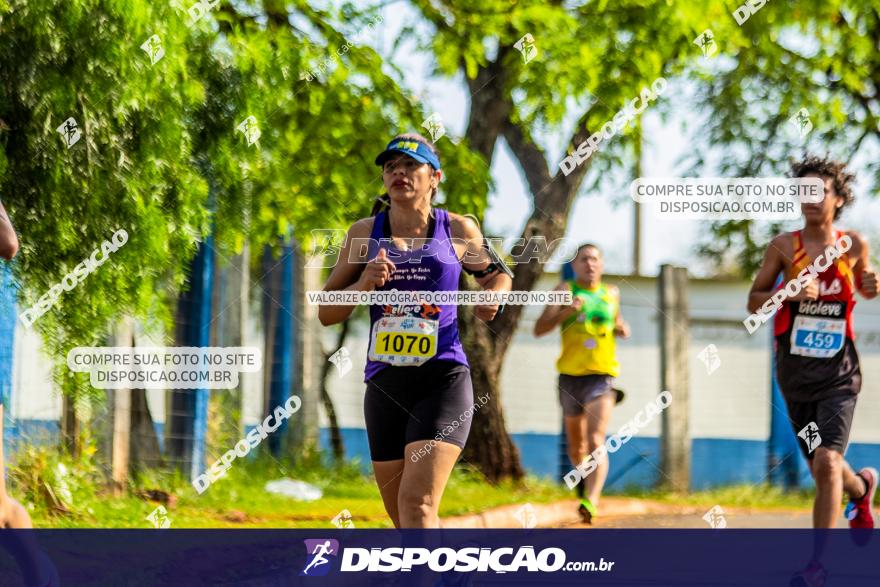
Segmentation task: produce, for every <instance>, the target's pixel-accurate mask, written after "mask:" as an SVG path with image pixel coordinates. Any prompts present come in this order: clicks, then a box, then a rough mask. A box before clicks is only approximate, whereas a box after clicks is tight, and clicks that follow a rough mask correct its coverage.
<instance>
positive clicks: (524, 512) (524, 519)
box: [513, 503, 538, 528]
mask: <svg viewBox="0 0 880 587" xmlns="http://www.w3.org/2000/svg"><path fill="white" fill-rule="evenodd" d="M513 515H514V516H515V517H516V519H517V520H519V523H520V524H522V527H523V528H534V527H535V526H537V525H538V516H537V514H536V513H535V506H533V505H532V504H530V503H527V504H525V505H524V506H522V507H520V508H519V509H518V510H516V512H515V513H514V514H513Z"/></svg>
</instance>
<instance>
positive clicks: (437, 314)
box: [364, 208, 468, 382]
mask: <svg viewBox="0 0 880 587" xmlns="http://www.w3.org/2000/svg"><path fill="white" fill-rule="evenodd" d="M432 212H433V215H434V220H433V223H432V226H431V227H429V230H428V239H426V240H425V241H424V242H425V245H424V246H423V247H422V249H421V250H415V251H401V250H400V249H397V248H396V247H395V246H394V245H393V244H392V242H391V241H390V237H391V235H390V234H385V232H386V231H385V225H386V218H387V212H386V211H383V212H380V213H379V214H377V215H376V217H375V220H374V221H373V231H372V232H371V233H370V245H369V249H368V255H369V256H368V258H369V259H372V258H374V257H375V256H376V255H378V254H379V248H380V247H381V248H383V249H385V253H386V255H387V256H388V258H389V259H390V260H391V262H392V263H394V264H395V266H396V267H397V269H396V270H395V271H394V273H393V274H392V275H391V279H390V280H389V281H387V282H386V283H385V285H383V286H382V287H378V288H376V290H377V291H386V290H392V289H397V290H400V291H415V290H423V291H456V290H458V278H459V276H460V275H461V264H460V263H459V260H458V256H457V255H456V254H455V249H454V248H453V246H452V230H451V228H450V226H449V213H448V212H447V211H446V210H442V209H439V208H433V209H432ZM388 232H390V230H389V231H388ZM416 242H418V241H416ZM383 316H413V317H428V318H433V319H438V318H439V327H438V331H437V354H436V355H434V356H433V357H431V358H430V359H428V360H429V361H435V360H445V361H454V362H456V363H461V364H462V365H466V366H467V365H468V362H467V357H466V356H465V354H464V349H463V348H462V346H461V341H460V340H459V338H458V317H457V315H456V306H454V305H444V306H438V305H433V306H429V305H424V306H407V305H397V306H384V307H383V306H379V305H372V306H370V333H371V336H372V332H373V327H374V326H375V324H376V321H378V320H380V319H381V318H382V317H383ZM371 344H372V340H371ZM387 367H395V368H398V369H400V368H407V367H403V366H397V365H390V364H388V363H383V362H381V361H372V360H370V359H369V358H368V359H367V365H366V368H365V369H364V381H365V382H366V381H367V380H369V379H370V378H371V377H373V376H374V375H376V373H378V372H379V371H381V370H382V369H385V368H387Z"/></svg>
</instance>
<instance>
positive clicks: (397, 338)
mask: <svg viewBox="0 0 880 587" xmlns="http://www.w3.org/2000/svg"><path fill="white" fill-rule="evenodd" d="M432 340H433V337H430V336H425V335H421V334H403V333H400V332H383V333H382V334H380V335H379V340H378V343H379V344H378V345H377V351H378V352H381V353H391V352H393V353H396V354H405V355H415V356H423V357H424V356H430V354H431V341H432Z"/></svg>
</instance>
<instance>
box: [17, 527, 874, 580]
mask: <svg viewBox="0 0 880 587" xmlns="http://www.w3.org/2000/svg"><path fill="white" fill-rule="evenodd" d="M0 547H2V548H0V585H2V586H3V587H6V586H9V587H12V586H17V585H27V586H28V587H34V586H38V585H39V586H40V587H46V586H55V585H65V586H68V585H69V586H76V587H92V586H95V587H99V586H100V587H110V586H117V585H118V586H131V587H135V586H154V585H155V586H159V585H161V586H166V585H167V586H180V585H183V586H187V587H194V586H202V585H204V586H208V585H211V586H224V587H258V586H266V587H275V586H277V587H281V586H288V585H309V586H315V587H335V586H342V585H344V586H346V587H352V586H355V585H401V586H406V587H409V586H415V585H425V586H430V587H440V586H444V585H448V586H465V585H474V586H476V585H517V586H518V585H583V584H587V585H694V586H696V585H731V586H733V585H798V586H801V585H803V586H809V585H814V584H815V585H823V584H824V585H827V586H829V587H831V586H835V585H840V586H847V587H851V586H862V585H865V586H868V585H870V586H874V587H876V586H878V585H880V566H878V565H880V531H872V530H858V531H852V530H825V531H813V530H734V529H715V530H712V529H706V530H595V529H594V530H540V529H534V530H404V531H395V530H355V529H349V530H335V529H334V530H325V529H314V530H173V529H164V530H161V529H157V530H0ZM816 559H817V560H818V564H817V563H816V562H815V560H816ZM808 565H809V566H808ZM804 570H806V573H804V574H802V575H797V574H798V573H799V572H802V571H804Z"/></svg>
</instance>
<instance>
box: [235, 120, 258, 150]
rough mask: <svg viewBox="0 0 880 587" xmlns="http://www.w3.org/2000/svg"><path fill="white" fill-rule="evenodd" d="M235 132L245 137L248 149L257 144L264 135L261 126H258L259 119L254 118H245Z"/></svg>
mask: <svg viewBox="0 0 880 587" xmlns="http://www.w3.org/2000/svg"><path fill="white" fill-rule="evenodd" d="M235 130H237V131H240V132H241V133H242V134H243V135H244V136H245V138H246V139H247V144H248V147H250V146H251V145H253V144H254V143H256V142H257V141H258V140H259V138H260V135H261V134H262V133H261V132H260V128H259V126H257V119H256V118H255V117H254V116H248V117H247V118H245V119H244V120H243V121H241V123H240V124H239V125H238V126H236V127H235Z"/></svg>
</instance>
